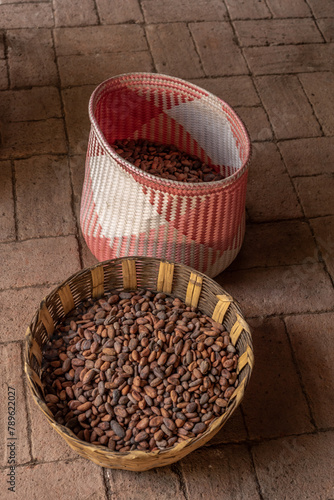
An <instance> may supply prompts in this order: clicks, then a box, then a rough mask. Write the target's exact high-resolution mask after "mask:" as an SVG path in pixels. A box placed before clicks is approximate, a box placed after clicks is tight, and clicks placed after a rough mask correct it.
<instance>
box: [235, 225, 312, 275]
mask: <svg viewBox="0 0 334 500" xmlns="http://www.w3.org/2000/svg"><path fill="white" fill-rule="evenodd" d="M317 254H318V252H317V249H316V246H315V243H314V241H313V237H312V233H311V230H310V228H309V226H308V224H307V223H306V222H301V221H286V222H273V223H266V224H247V226H246V234H245V240H244V243H243V246H242V248H241V250H240V253H239V255H238V257H237V258H236V260H235V261H234V262H233V264H232V265H231V267H230V269H250V268H252V267H272V266H289V265H293V264H302V263H303V262H305V261H306V260H307V259H309V258H310V256H312V257H313V258H315V259H317Z"/></svg>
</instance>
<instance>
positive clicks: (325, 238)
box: [310, 216, 334, 279]
mask: <svg viewBox="0 0 334 500" xmlns="http://www.w3.org/2000/svg"><path fill="white" fill-rule="evenodd" d="M310 222H311V226H312V228H313V231H314V234H315V238H316V240H317V242H318V245H319V247H320V250H321V254H322V258H323V259H324V261H325V263H326V266H327V269H328V271H329V272H330V274H331V276H332V278H333V279H334V217H333V216H330V217H321V218H319V219H311V221H310Z"/></svg>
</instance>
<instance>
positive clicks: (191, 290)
mask: <svg viewBox="0 0 334 500" xmlns="http://www.w3.org/2000/svg"><path fill="white" fill-rule="evenodd" d="M202 283H203V278H202V276H200V275H199V274H196V273H193V272H192V273H190V278H189V283H188V288H187V293H186V299H185V304H186V305H187V306H191V307H197V305H198V301H199V298H200V296H201V291H202Z"/></svg>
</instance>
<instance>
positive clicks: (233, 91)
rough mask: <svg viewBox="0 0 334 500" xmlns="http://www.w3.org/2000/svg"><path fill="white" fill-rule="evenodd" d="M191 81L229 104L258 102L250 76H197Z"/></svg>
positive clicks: (253, 104) (252, 103)
mask: <svg viewBox="0 0 334 500" xmlns="http://www.w3.org/2000/svg"><path fill="white" fill-rule="evenodd" d="M191 82H192V83H194V84H195V85H198V86H199V87H202V88H203V89H206V90H208V91H209V92H211V93H212V94H214V95H216V96H217V97H219V98H220V99H223V101H225V102H227V103H228V104H229V105H230V106H257V105H259V104H260V99H259V97H258V95H257V93H256V90H255V87H254V84H253V81H252V79H251V77H250V76H229V77H221V78H219V77H218V78H197V79H194V80H191Z"/></svg>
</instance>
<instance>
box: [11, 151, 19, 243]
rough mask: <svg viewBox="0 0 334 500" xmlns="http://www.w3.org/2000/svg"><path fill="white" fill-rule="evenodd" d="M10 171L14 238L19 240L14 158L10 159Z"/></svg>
mask: <svg viewBox="0 0 334 500" xmlns="http://www.w3.org/2000/svg"><path fill="white" fill-rule="evenodd" d="M10 165H11V172H12V194H13V202H14V207H13V208H14V229H15V240H14V241H19V224H18V218H17V191H16V170H15V161H14V159H12V160H10Z"/></svg>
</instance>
